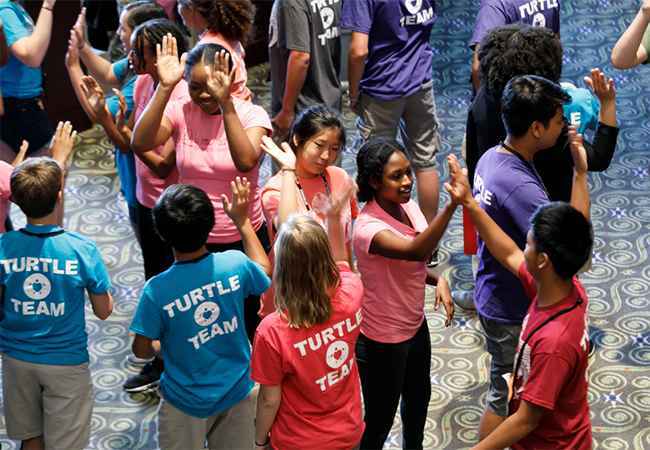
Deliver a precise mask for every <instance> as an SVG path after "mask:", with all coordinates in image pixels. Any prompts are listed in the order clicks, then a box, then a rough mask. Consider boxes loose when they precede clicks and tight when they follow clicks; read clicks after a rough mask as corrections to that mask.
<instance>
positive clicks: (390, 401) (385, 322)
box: [353, 138, 456, 449]
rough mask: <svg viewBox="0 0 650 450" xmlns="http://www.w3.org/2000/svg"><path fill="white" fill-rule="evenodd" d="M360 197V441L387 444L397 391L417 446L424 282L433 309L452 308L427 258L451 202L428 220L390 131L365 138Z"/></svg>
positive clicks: (426, 341)
mask: <svg viewBox="0 0 650 450" xmlns="http://www.w3.org/2000/svg"><path fill="white" fill-rule="evenodd" d="M357 165H358V168H359V172H358V174H357V183H358V185H359V192H358V194H357V198H358V200H359V201H360V202H367V203H366V206H365V207H364V208H363V209H362V210H361V213H360V214H359V217H358V218H357V220H356V222H355V223H354V233H353V247H354V252H355V255H356V257H357V267H358V269H359V272H361V280H362V281H363V285H364V297H363V323H362V325H361V335H360V336H359V340H358V341H357V346H356V353H357V363H358V365H359V375H360V377H361V388H362V389H363V398H364V401H365V411H366V415H365V417H364V421H365V423H366V430H365V432H364V434H363V438H362V440H361V448H362V449H365V448H369V449H377V448H382V447H383V446H384V442H385V441H386V438H387V437H388V433H389V432H390V429H391V427H392V425H393V419H394V418H395V412H396V411H397V405H398V403H399V400H400V396H401V398H402V407H401V415H402V433H403V447H404V448H422V440H423V439H424V425H425V423H426V419H427V410H428V405H429V398H430V397H431V380H430V370H431V340H430V337H429V328H428V325H427V321H426V318H425V316H424V311H423V309H424V297H425V284H431V285H434V286H437V288H436V304H435V309H438V308H439V307H440V303H442V304H443V305H444V307H445V309H446V310H447V321H446V322H445V325H446V326H449V325H450V323H451V318H452V317H453V315H454V302H453V300H452V298H451V292H450V291H449V284H448V283H447V281H446V280H445V279H444V278H442V277H440V276H439V275H437V274H436V273H434V272H432V271H431V270H430V269H428V268H427V265H426V260H427V258H428V257H429V256H430V255H431V252H432V251H433V249H434V248H436V245H438V241H439V240H440V238H441V237H442V234H443V233H444V231H445V228H446V227H447V224H448V223H449V220H451V217H452V215H453V213H454V211H455V209H456V205H454V204H453V203H451V202H449V203H447V205H446V206H445V207H444V209H443V210H442V211H441V212H440V213H439V214H438V215H437V216H436V217H435V219H433V221H432V222H431V224H429V225H427V221H426V219H425V218H424V215H423V214H422V212H421V211H420V208H419V207H418V206H417V204H416V203H415V202H414V201H413V200H411V189H412V187H413V169H412V167H411V162H410V161H409V158H408V156H407V153H406V151H405V149H404V147H402V145H401V144H399V143H398V142H397V141H396V140H394V139H389V138H375V139H372V140H370V141H368V142H367V143H366V144H365V145H364V146H363V147H362V148H361V150H360V151H359V154H358V156H357Z"/></svg>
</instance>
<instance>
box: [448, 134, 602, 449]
mask: <svg viewBox="0 0 650 450" xmlns="http://www.w3.org/2000/svg"><path fill="white" fill-rule="evenodd" d="M571 134H572V144H571V152H572V154H573V160H574V167H575V169H574V178H573V191H572V195H571V197H572V198H571V203H572V204H575V205H577V208H574V207H573V206H571V205H570V204H568V203H564V202H554V203H548V204H545V205H542V206H540V207H539V208H538V209H537V211H536V212H535V213H534V214H533V216H532V217H531V219H530V220H531V228H530V231H529V232H528V237H527V242H526V248H525V250H524V251H523V252H522V251H521V250H520V249H519V247H518V246H517V244H515V242H514V241H513V240H512V239H510V238H509V237H508V236H507V235H506V234H505V233H504V232H503V231H502V230H501V229H500V228H499V227H498V225H496V224H495V223H494V221H493V220H492V219H491V218H490V217H489V216H488V215H487V213H486V212H485V211H483V209H482V208H481V207H480V206H479V204H478V203H477V202H476V200H474V199H473V198H472V193H471V189H470V187H469V183H468V181H467V175H466V173H465V174H463V172H462V171H461V169H460V166H459V165H458V160H457V159H456V157H454V156H453V155H451V156H449V157H448V159H449V166H450V177H451V184H449V183H445V188H446V189H447V191H448V192H449V193H450V194H451V197H452V200H453V201H454V202H455V203H457V204H459V205H463V206H464V207H465V208H466V209H467V211H468V212H469V214H470V216H471V217H472V220H473V222H474V224H475V225H476V228H477V230H478V233H479V234H480V235H481V237H482V238H483V240H484V242H485V243H486V245H487V246H488V248H489V250H490V252H491V253H492V254H493V255H494V256H495V258H497V260H498V261H499V262H500V263H501V264H503V266H504V267H506V268H507V269H508V270H510V271H511V272H512V273H514V274H515V275H518V276H519V278H520V280H521V281H522V283H523V285H524V288H525V290H526V293H527V294H528V296H529V297H530V298H531V299H533V303H532V304H531V306H530V308H529V309H528V313H527V315H526V317H525V318H524V322H523V325H522V329H521V334H520V336H519V345H518V349H517V354H516V356H515V367H514V374H515V376H514V377H513V379H511V392H510V394H511V398H510V404H509V406H510V416H509V417H508V418H507V419H506V420H505V422H503V423H502V424H501V425H500V426H499V427H497V428H496V429H495V430H494V431H493V432H492V433H491V434H490V435H488V436H487V437H486V438H485V439H484V440H483V441H481V442H479V444H478V445H476V446H475V447H473V448H474V449H493V448H505V447H508V446H510V447H511V448H513V449H565V448H571V449H591V442H592V441H591V420H590V416H589V404H588V403H587V390H588V387H589V384H588V380H589V372H588V365H589V361H588V359H589V316H588V312H587V309H588V301H587V295H586V293H585V289H584V287H583V286H582V284H581V283H580V281H578V279H577V278H576V277H575V276H574V275H575V274H576V273H577V272H578V271H579V270H580V268H581V267H582V266H583V265H584V263H585V262H586V261H587V260H588V259H589V257H590V254H591V247H592V243H593V238H592V230H591V225H590V223H589V206H590V205H589V189H588V186H587V178H586V173H587V162H586V153H585V150H584V147H582V143H581V142H582V136H578V137H576V135H575V129H574V130H572V132H571ZM513 381H514V385H513Z"/></svg>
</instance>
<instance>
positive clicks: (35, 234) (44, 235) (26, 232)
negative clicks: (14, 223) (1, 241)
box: [18, 228, 65, 238]
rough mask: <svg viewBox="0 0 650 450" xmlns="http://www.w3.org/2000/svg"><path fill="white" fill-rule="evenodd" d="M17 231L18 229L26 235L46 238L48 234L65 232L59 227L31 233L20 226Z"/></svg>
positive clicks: (56, 234) (53, 234)
mask: <svg viewBox="0 0 650 450" xmlns="http://www.w3.org/2000/svg"><path fill="white" fill-rule="evenodd" d="M18 231H20V232H21V233H23V234H26V235H27V236H36V237H39V238H46V237H50V236H58V235H59V234H63V233H65V230H64V229H60V230H57V231H50V232H49V233H32V232H31V231H27V230H26V229H24V228H21V229H20V230H18Z"/></svg>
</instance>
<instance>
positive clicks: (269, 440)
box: [249, 437, 271, 447]
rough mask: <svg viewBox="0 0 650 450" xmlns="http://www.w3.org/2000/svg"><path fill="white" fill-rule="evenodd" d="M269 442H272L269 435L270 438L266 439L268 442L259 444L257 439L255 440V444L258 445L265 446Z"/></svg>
mask: <svg viewBox="0 0 650 450" xmlns="http://www.w3.org/2000/svg"><path fill="white" fill-rule="evenodd" d="M249 442H250V441H249ZM269 442H271V438H270V437H269V438H268V439H267V440H266V442H265V443H263V444H258V443H257V441H255V445H257V446H258V447H264V446H265V445H266V444H268V443H269Z"/></svg>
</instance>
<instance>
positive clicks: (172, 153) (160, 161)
mask: <svg viewBox="0 0 650 450" xmlns="http://www.w3.org/2000/svg"><path fill="white" fill-rule="evenodd" d="M135 155H136V156H137V157H138V158H140V161H142V162H143V163H144V164H145V165H146V166H147V167H148V168H149V169H151V171H152V172H153V173H155V174H156V175H157V176H158V178H160V179H161V180H164V179H166V178H167V177H168V176H169V175H171V173H172V172H173V171H174V168H175V167H176V147H175V146H174V141H173V140H172V139H170V140H168V141H167V143H166V144H165V148H164V149H163V152H162V154H160V155H159V154H157V153H154V152H153V151H149V152H144V153H136V154H135Z"/></svg>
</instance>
